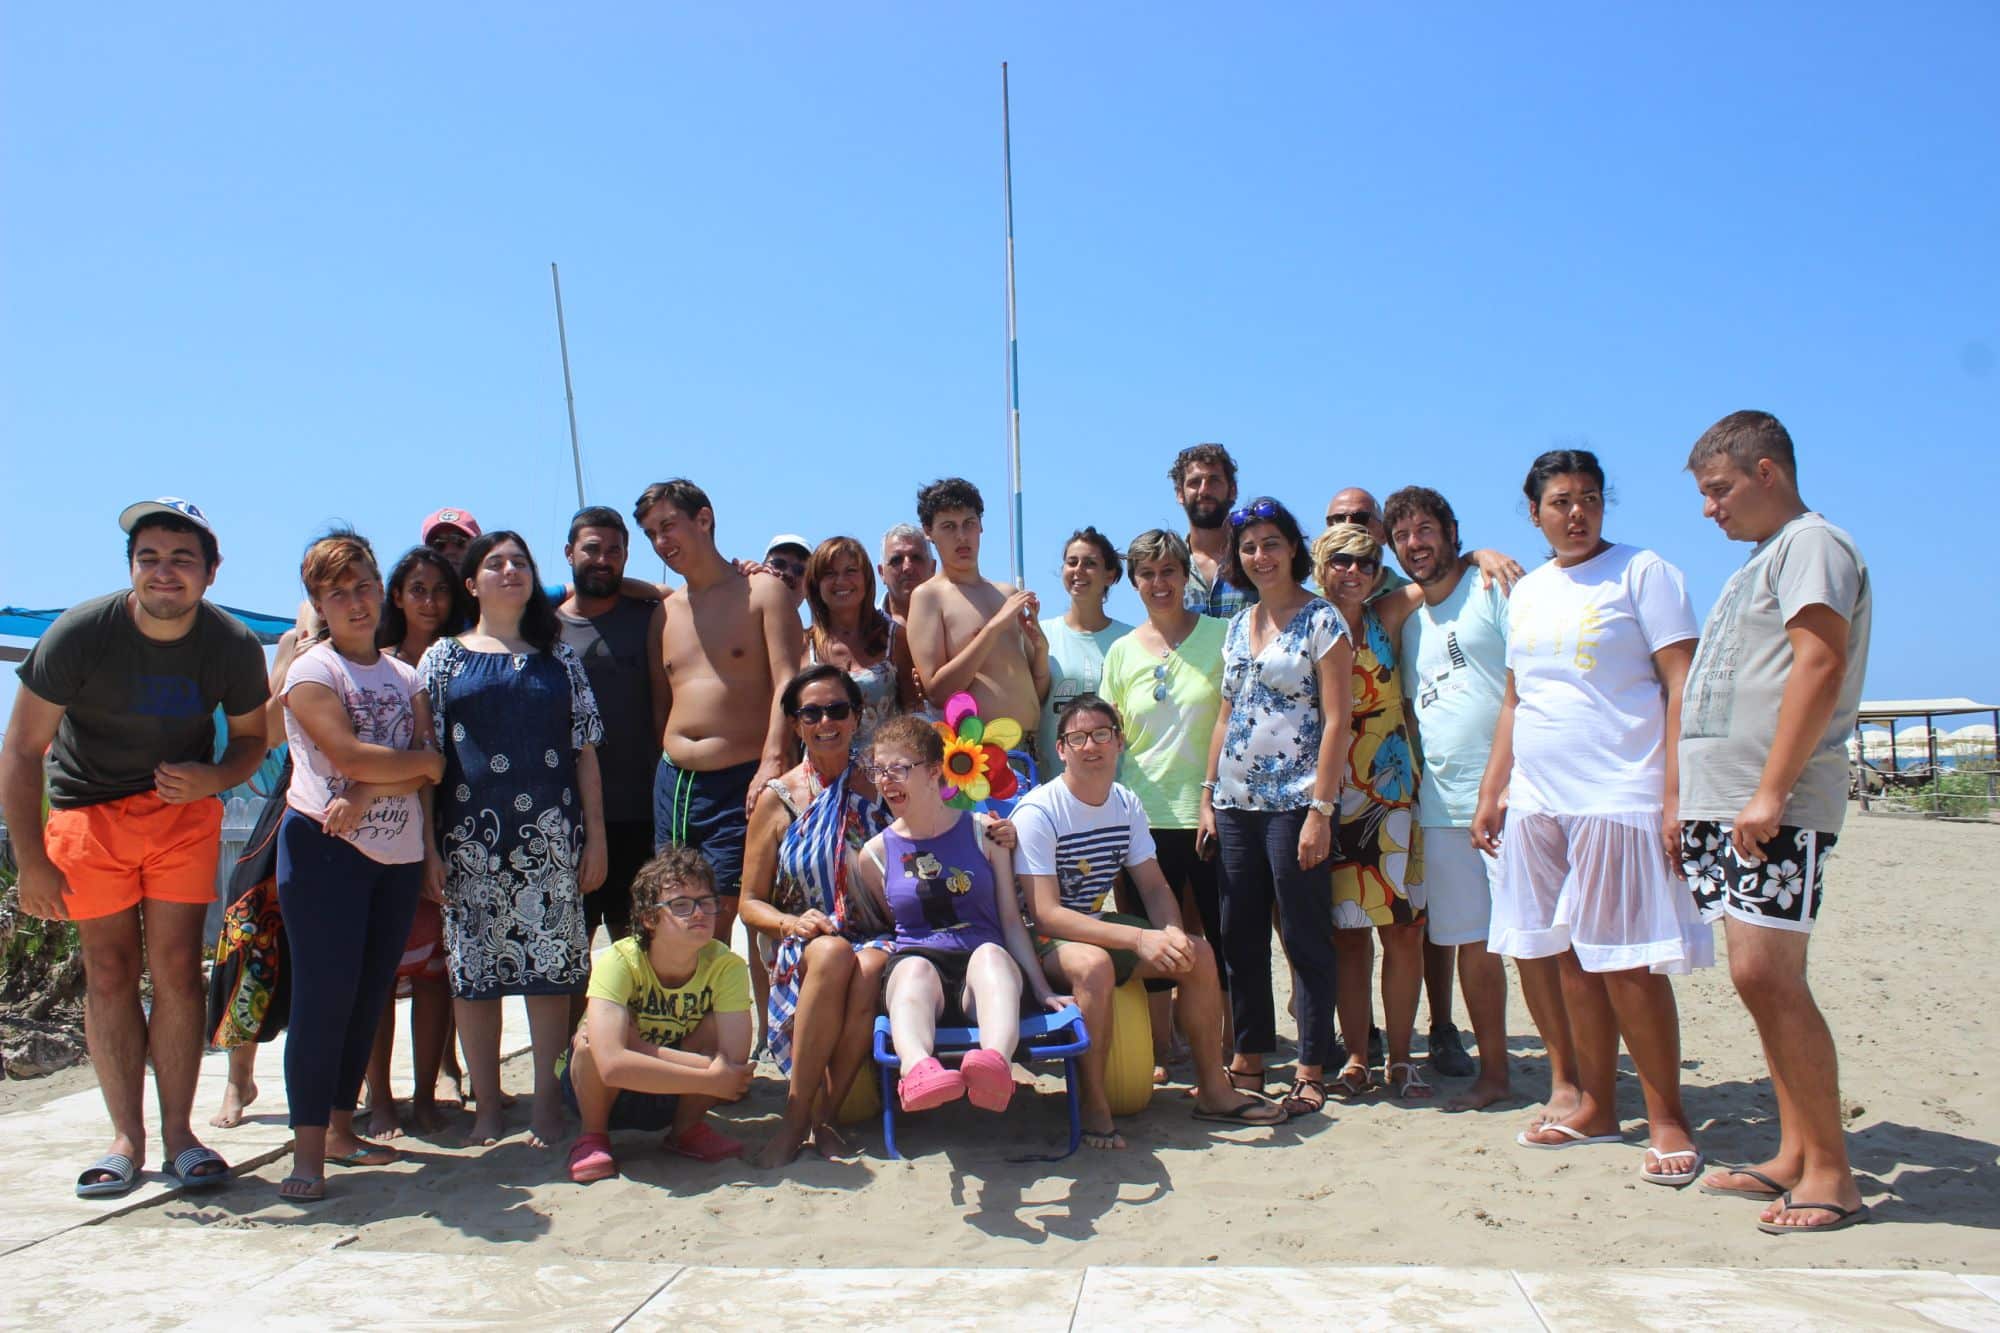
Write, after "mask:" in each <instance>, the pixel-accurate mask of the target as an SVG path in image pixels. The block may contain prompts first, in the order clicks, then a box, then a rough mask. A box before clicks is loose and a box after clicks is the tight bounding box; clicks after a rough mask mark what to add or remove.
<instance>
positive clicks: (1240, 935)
mask: <svg viewBox="0 0 2000 1333" xmlns="http://www.w3.org/2000/svg"><path fill="white" fill-rule="evenodd" d="M1307 813H1308V812H1307V811H1305V810H1217V811H1216V812H1215V832H1216V837H1217V840H1218V841H1219V842H1220V843H1221V844H1222V848H1221V850H1222V952H1223V955H1224V956H1225V957H1226V958H1227V959H1228V963H1229V1003H1230V1010H1231V1012H1232V1013H1233V1014H1234V1015H1235V1018H1236V1049H1237V1050H1239V1051H1241V1052H1243V1053H1244V1054H1246V1055H1265V1054H1268V1053H1270V1052H1271V1051H1273V1050H1276V1049H1277V1045H1278V1024H1277V1015H1276V1013H1275V1011H1274V1010H1273V1007H1272V1003H1271V903H1272V901H1273V900H1274V899H1275V900H1276V902H1277V905H1278V931H1279V933H1280V934H1281V935H1283V936H1284V939H1285V952H1286V953H1288V954H1290V955H1291V959H1292V971H1293V973H1294V975H1296V976H1297V978H1298V1000H1299V1063H1300V1064H1307V1065H1317V1064H1324V1063H1325V1062H1326V1057H1327V1056H1328V1055H1329V1054H1331V1053H1332V1050H1333V978H1334V960H1333V875H1332V871H1333V860H1332V858H1331V857H1329V858H1328V859H1327V860H1324V861H1322V862H1320V863H1319V864H1318V865H1317V866H1314V867H1313V868H1312V869H1311V870H1303V869H1301V868H1300V867H1299V830H1300V829H1301V828H1302V827H1304V825H1305V822H1306V814H1307Z"/></svg>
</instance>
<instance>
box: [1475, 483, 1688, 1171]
mask: <svg viewBox="0 0 2000 1333" xmlns="http://www.w3.org/2000/svg"><path fill="white" fill-rule="evenodd" d="M1522 490H1523V491H1524V492H1525V494H1526V495H1527V497H1528V517H1529V519H1530V520H1531V521H1533V522H1534V524H1535V525H1536V526H1537V527H1538V528H1540V529H1541V531H1542V535H1543V536H1545V537H1546V538H1548V542H1549V546H1550V548H1551V550H1552V553H1553V554H1552V558H1551V559H1550V560H1549V562H1548V563H1547V564H1545V565H1543V566H1541V568H1539V569H1536V570H1533V571H1532V572H1530V573H1529V575H1528V576H1527V577H1526V578H1524V579H1522V580H1521V582H1520V583H1519V584H1517V585H1516V586H1515V588H1514V595H1513V597H1512V599H1511V600H1510V601H1509V604H1508V607H1507V692H1506V694H1505V695H1504V696H1503V697H1502V699H1501V703H1500V720H1499V722H1498V723H1496V724H1495V726H1494V729H1493V752H1492V754H1491V756H1490V757H1489V758H1488V760H1487V764H1486V773H1485V776H1484V777H1483V778H1482V779H1481V780H1480V784H1479V807H1478V809H1477V810H1476V811H1475V812H1474V814H1473V817H1472V841H1473V844H1474V845H1475V846H1477V847H1478V848H1479V849H1480V850H1481V851H1483V852H1485V853H1486V854H1487V855H1489V856H1495V857H1498V858H1499V861H1500V866H1499V870H1500V875H1499V879H1498V881H1497V883H1496V884H1495V886H1494V890H1493V923H1492V927H1491V930H1492V935H1491V940H1490V943H1489V947H1490V948H1491V949H1492V951H1493V952H1494V953H1497V954H1503V955H1505V956H1507V957H1510V958H1513V959H1515V960H1516V963H1517V965H1518V967H1519V969H1520V973H1521V989H1522V992H1523V994H1524V995H1525V996H1526V997H1527V999H1528V1010H1529V1012H1530V1013H1531V1014H1532V1015H1533V1016H1534V1020H1535V1026H1536V1027H1537V1028H1538V1029H1540V1031H1541V1034H1542V1040H1543V1044H1544V1045H1545V1046H1546V1047H1547V1048H1548V1051H1549V1057H1550V1065H1551V1072H1552V1074H1553V1075H1554V1076H1555V1078H1554V1081H1555V1083H1556V1085H1557V1086H1556V1090H1555V1095H1552V1096H1551V1097H1550V1099H1549V1104H1548V1106H1547V1108H1546V1109H1545V1112H1544V1114H1543V1117H1542V1118H1541V1119H1540V1120H1538V1121H1537V1122H1536V1123H1535V1124H1534V1125H1532V1126H1531V1127H1530V1128H1528V1129H1527V1130H1525V1131H1524V1132H1523V1133H1522V1134H1520V1136H1519V1137H1518V1139H1517V1140H1516V1141H1517V1142H1518V1143H1520V1144H1521V1146H1522V1147H1524V1148H1555V1149H1562V1148H1572V1147H1576V1146H1579V1145H1582V1144H1592V1143H1616V1142H1618V1141H1619V1138H1620V1133H1619V1118H1618V1105H1617V1081H1618V1042H1619V1039H1620V1038H1621V1037H1622V1038H1623V1039H1624V1042H1625V1048H1626V1049H1627V1050H1628V1051H1630V1052H1631V1054H1632V1064H1633V1067H1634V1068H1635V1069H1636V1070H1637V1071H1638V1074H1639V1086H1640V1088H1641V1089H1642V1090H1643V1092H1644V1094H1645V1098H1646V1122H1647V1126H1648V1130H1649V1133H1650V1137H1651V1139H1652V1142H1651V1145H1650V1146H1649V1147H1648V1148H1647V1149H1646V1155H1645V1160H1644V1162H1643V1163H1642V1165H1641V1168H1640V1173H1639V1174H1640V1177H1641V1178H1642V1179H1644V1180H1646V1181H1649V1182H1651V1183H1653V1184H1658V1185H1685V1184H1688V1183H1690V1182H1692V1181H1693V1180H1695V1179H1696V1178H1697V1177H1698V1176H1699V1174H1700V1172H1701V1166H1702V1158H1701V1153H1700V1152H1699V1151H1697V1150H1696V1148H1695V1146H1694V1138H1693V1135H1692V1134H1691V1132H1690V1130H1689V1126H1688V1120H1687V1112H1686V1110H1685V1108H1683V1106H1682V1105H1681V1045H1680V1018H1679V1014H1678V1012H1677V1011H1676V1009H1675V1005H1674V990H1673V982H1672V981H1671V980H1670V979H1669V974H1671V973H1676V972H1678V973H1687V972H1689V971H1691V970H1693V969H1694V968H1697V967H1706V966H1708V965H1709V964H1711V963H1713V962H1714V961H1715V941H1714V937H1713V935H1712V933H1711V932H1710V930H1709V928H1708V927H1707V926H1705V925H1703V924H1702V923H1701V920H1700V917H1699V916H1698V915H1697V913H1696V911H1695V906H1694V897H1693V894H1692V893H1691V892H1690V891H1689V889H1688V884H1687V881H1686V880H1685V879H1684V878H1682V876H1681V873H1680V855H1679V853H1680V838H1679V833H1680V821H1679V815H1678V809H1679V785H1680V784H1679V778H1678V768H1677V754H1676V748H1677V747H1676V746H1675V744H1674V741H1675V738H1676V737H1678V736H1679V735H1680V710H1681V690H1682V687H1683V686H1684V685H1685V684H1686V680H1687V672H1688V665H1689V663H1690V662H1691V661H1692V660H1693V657H1694V641H1695V636H1696V635H1697V633H1698V632H1699V631H1698V629H1697V628H1696V625H1695V619H1694V611H1693V608H1692V607H1691V606H1690V605H1689V603H1688V595H1687V588H1686V585H1685V583H1684V582H1683V580H1682V578H1681V574H1680V571H1679V570H1677V569H1675V568H1674V567H1673V566H1672V565H1670V564H1668V563H1667V562H1666V561H1664V560H1662V559H1661V558H1660V557H1659V556H1657V555H1655V554H1654V553H1653V552H1651V551H1646V550H1641V549H1639V548H1638V547H1634V546H1626V545H1623V544H1620V543H1617V542H1611V541H1607V540H1606V539H1605V537H1604V469H1603V468H1602V467H1601V466H1600V465H1599V464H1598V461H1597V458H1596V456H1595V455H1593V454H1590V453H1588V452H1586V451H1584V450H1581V449H1556V450H1551V451H1550V452H1548V453H1545V454H1543V455H1542V456H1541V457H1539V458H1537V459H1536V460H1535V462H1534V465H1533V466H1532V467H1531V468H1530V469H1529V470H1528V479H1527V481H1526V482H1525V483H1524V484H1523V486H1522ZM1503 797H1504V801H1505V809H1504V810H1503V809H1502V803H1503ZM1565 1053H1567V1058H1565ZM1571 1061H1573V1062H1574V1063H1573V1065H1571V1067H1572V1068H1573V1069H1574V1070H1575V1081H1576V1091H1575V1094H1574V1095H1573V1096H1565V1095H1564V1093H1565V1092H1566V1091H1567V1089H1566V1088H1564V1087H1563V1086H1562V1085H1563V1083H1564V1082H1566V1080H1563V1079H1562V1074H1563V1072H1564V1070H1563V1065H1565V1064H1570V1062H1571Z"/></svg>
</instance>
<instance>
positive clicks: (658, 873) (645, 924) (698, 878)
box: [632, 842, 715, 949]
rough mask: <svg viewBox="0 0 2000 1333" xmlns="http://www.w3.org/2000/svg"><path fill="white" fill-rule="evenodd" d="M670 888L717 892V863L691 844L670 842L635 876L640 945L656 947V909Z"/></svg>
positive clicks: (635, 919)
mask: <svg viewBox="0 0 2000 1333" xmlns="http://www.w3.org/2000/svg"><path fill="white" fill-rule="evenodd" d="M669 889H684V890H692V891H694V892H695V893H714V892H715V867H713V866H711V865H709V863H708V858H707V857H706V856H703V855H702V854H701V853H700V852H698V851H696V850H695V849H694V848H692V847H687V846H683V845H682V844H680V843H678V842H670V843H668V844H667V845H666V846H665V847H662V848H661V849H660V852H659V855H657V856H655V857H654V858H653V859H652V860H650V861H648V862H646V864H645V865H642V866H640V867H639V873H638V874H636V875H634V876H632V937H633V938H634V939H636V940H638V941H639V947H640V948H641V949H650V948H652V947H653V927H652V926H651V925H650V924H649V923H650V922H651V921H652V920H653V913H654V912H655V911H658V910H659V906H660V903H661V901H662V900H664V899H665V898H666V896H667V890H669Z"/></svg>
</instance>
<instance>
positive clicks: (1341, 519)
mask: <svg viewBox="0 0 2000 1333" xmlns="http://www.w3.org/2000/svg"><path fill="white" fill-rule="evenodd" d="M1374 521H1375V512H1374V511H1373V510H1371V509H1357V510H1355V511H1354V512H1353V513H1349V514H1343V513H1341V512H1340V511H1339V510H1338V509H1336V510H1334V511H1333V512H1332V513H1330V514H1328V515H1327V516H1326V525H1327V526H1328V527H1329V528H1337V527H1339V526H1340V525H1341V524H1343V523H1358V524H1360V525H1361V526H1362V527H1364V528H1365V527H1367V526H1368V525H1369V524H1370V523H1373V522H1374Z"/></svg>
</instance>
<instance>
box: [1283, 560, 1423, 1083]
mask: <svg viewBox="0 0 2000 1333" xmlns="http://www.w3.org/2000/svg"><path fill="white" fill-rule="evenodd" d="M1313 571H1314V574H1315V576H1316V577H1317V578H1318V580H1319V586H1320V587H1321V588H1322V589H1323V590H1325V592H1326V595H1327V599H1328V600H1329V601H1331V602H1332V603H1333V605H1334V609H1336V610H1337V611H1339V612H1340V616H1341V619H1343V620H1345V621H1346V622H1347V624H1348V626H1349V628H1350V629H1352V630H1353V632H1354V669H1353V671H1352V672H1350V673H1349V680H1350V681H1351V689H1352V699H1353V714H1352V717H1351V720H1350V723H1349V731H1348V736H1349V740H1348V743H1347V752H1346V754H1345V755H1344V756H1343V766H1344V782H1343V785H1342V787H1341V793H1340V817H1339V821H1338V824H1337V825H1336V827H1335V830H1334V851H1333V925H1334V932H1333V947H1334V953H1335V955H1336V956H1338V958H1339V959H1340V981H1339V986H1338V990H1339V1007H1340V1033H1341V1037H1342V1040H1343V1044H1344V1045H1345V1046H1346V1047H1347V1063H1346V1065H1345V1066H1343V1067H1342V1069H1341V1071H1340V1074H1339V1076H1338V1077H1337V1078H1336V1079H1335V1080H1334V1082H1335V1084H1336V1086H1337V1087H1339V1089H1340V1090H1341V1091H1342V1092H1343V1093H1346V1094H1347V1095H1348V1096H1351V1097H1353V1096H1360V1095H1361V1094H1363V1093H1365V1092H1367V1091H1368V1089H1369V1087H1370V1076H1369V1071H1368V1056H1367V1051H1368V1026H1369V1021H1370V1018H1371V1017H1372V1015H1371V1013H1370V1010H1371V1009H1372V1008H1373V1005H1372V1004H1371V1002H1370V999H1369V995H1368V979H1369V974H1370V972H1371V971H1372V970H1373V969H1372V968H1371V967H1370V958H1369V953H1370V950H1369V944H1368V931H1369V930H1371V929H1373V930H1375V931H1376V932H1378V933H1379V934H1380V935H1381V937H1382V1007H1383V1011H1384V1013H1383V1036H1384V1039H1385V1043H1386V1045H1387V1047H1388V1059H1387V1060H1386V1061H1385V1062H1384V1064H1383V1067H1382V1078H1383V1082H1384V1083H1386V1084H1387V1085H1388V1086H1389V1088H1390V1089H1391V1090H1392V1091H1394V1093H1395V1094H1396V1096H1398V1097H1402V1098H1406V1099H1418V1098H1425V1097H1430V1096H1432V1095H1434V1094H1433V1091H1432V1089H1431V1086H1430V1084H1428V1083H1426V1082H1425V1081H1424V1077H1423V1075H1422V1074H1421V1073H1419V1072H1418V1070H1417V1066H1416V1064H1415V1063H1414V1062H1413V1061H1412V1060H1411V1059H1410V1040H1411V1037H1412V1035H1413V1033H1414V1032H1415V1030H1416V1024H1417V997H1418V995H1419V994H1420V993H1421V992H1422V990H1423V984H1424V903H1423V888H1422V884H1423V852H1422V842H1421V838H1422V833H1421V830H1419V829H1418V827H1417V822H1416V805H1417V770H1416V758H1415V755H1414V753H1413V751H1412V749H1411V746H1410V733H1409V729H1408V723H1407V722H1406V721H1405V720H1404V717H1403V691H1402V686H1401V685H1400V683H1399V680H1398V677H1397V674H1396V644H1397V643H1399V642H1400V641H1401V640H1400V636H1401V634H1402V632H1403V622H1404V621H1406V620H1408V619H1409V617H1410V611H1411V609H1412V607H1413V606H1414V605H1415V604H1416V601H1417V600H1418V598H1419V597H1420V596H1421V594H1420V593H1419V591H1418V590H1417V589H1416V587H1415V586H1414V585H1412V586H1410V587H1407V588H1402V589H1398V590H1397V591H1395V592H1391V593H1388V594H1387V595H1385V596H1383V597H1380V598H1377V599H1376V600H1375V601H1373V602H1371V601H1369V596H1370V594H1371V593H1373V592H1374V591H1375V585H1376V582H1377V576H1378V575H1379V574H1380V573H1381V571H1382V548H1381V545H1380V544H1379V543H1377V542H1376V540H1375V538H1374V536H1373V535H1372V534H1370V533H1369V531H1368V529H1367V528H1365V527H1362V526H1361V525H1360V524H1358V523H1342V524H1339V525H1337V526H1335V527H1331V528H1328V529H1327V530H1326V531H1325V532H1322V533H1321V534H1320V535H1319V537H1318V539H1317V540H1315V541H1314V542H1313Z"/></svg>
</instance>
